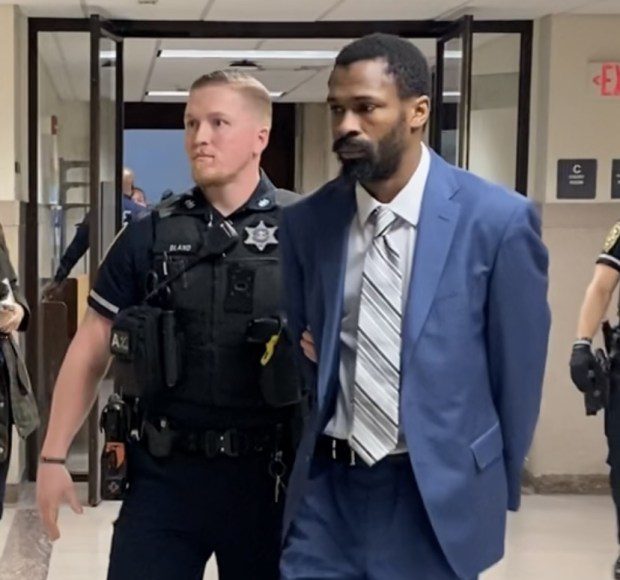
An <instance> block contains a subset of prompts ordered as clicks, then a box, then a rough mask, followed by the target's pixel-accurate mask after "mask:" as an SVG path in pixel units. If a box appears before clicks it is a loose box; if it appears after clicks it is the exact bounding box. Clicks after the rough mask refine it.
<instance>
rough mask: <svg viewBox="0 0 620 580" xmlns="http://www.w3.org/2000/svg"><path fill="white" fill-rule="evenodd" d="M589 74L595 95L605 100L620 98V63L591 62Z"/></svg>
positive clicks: (591, 88) (590, 84)
mask: <svg viewBox="0 0 620 580" xmlns="http://www.w3.org/2000/svg"><path fill="white" fill-rule="evenodd" d="M588 72H589V79H590V82H589V86H590V90H591V91H592V94H593V95H595V96H597V97H601V98H604V99H610V98H614V97H615V98H620V62H609V61H608V62H591V63H590V64H589V65H588Z"/></svg>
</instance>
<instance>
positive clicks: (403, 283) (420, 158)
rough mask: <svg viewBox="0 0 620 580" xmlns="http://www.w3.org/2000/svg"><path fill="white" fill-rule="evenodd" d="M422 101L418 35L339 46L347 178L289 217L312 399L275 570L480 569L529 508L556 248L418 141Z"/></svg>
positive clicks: (333, 94)
mask: <svg viewBox="0 0 620 580" xmlns="http://www.w3.org/2000/svg"><path fill="white" fill-rule="evenodd" d="M428 94H429V73H428V67H427V64H426V61H425V59H424V56H423V55H422V53H421V52H420V51H419V50H418V49H417V48H416V47H415V46H414V45H413V44H411V43H410V42H407V41H405V40H401V39H399V38H397V37H393V36H388V35H382V34H375V35H371V36H369V37H364V38H362V39H360V40H357V41H355V42H353V43H352V44H350V45H348V46H347V47H345V48H344V49H343V50H342V52H341V53H340V54H339V56H338V58H337V59H336V64H335V67H334V69H333V71H332V74H331V77H330V80H329V97H328V102H329V106H330V108H331V114H332V126H333V134H334V151H335V152H336V153H337V154H338V157H339V159H340V161H341V164H342V169H343V172H342V175H341V176H340V177H339V178H338V179H336V180H334V181H332V182H330V183H328V184H327V185H325V186H324V187H322V188H321V189H320V190H319V191H317V192H316V193H314V194H313V195H311V196H309V197H308V198H307V199H305V200H303V201H301V202H300V203H298V204H296V205H294V206H291V207H290V208H287V209H286V210H285V214H284V221H283V223H282V225H281V230H280V240H281V248H282V253H283V261H284V262H283V267H284V274H283V279H284V280H285V283H286V293H285V294H286V295H287V297H288V305H287V309H288V316H289V324H290V328H291V331H292V333H293V336H294V337H296V338H298V339H299V340H300V344H301V347H302V349H303V351H304V353H305V355H306V357H305V359H306V360H305V364H306V365H307V369H306V370H307V371H308V373H307V374H308V376H309V377H311V379H312V381H313V383H314V385H313V386H314V389H313V394H314V397H313V401H312V402H313V404H312V413H311V416H310V419H309V422H308V427H307V430H306V432H305V434H304V436H303V439H302V442H301V445H300V449H299V453H298V456H297V462H296V465H295V468H294V471H293V474H292V477H291V482H290V485H289V495H288V498H287V510H286V515H285V530H286V531H285V537H284V552H283V557H282V564H281V573H282V578H283V580H302V579H303V580H315V579H317V580H318V579H320V578H330V579H334V580H336V579H337V580H354V579H355V580H358V579H359V580H362V579H372V580H444V579H455V578H460V579H471V578H476V577H477V575H478V574H479V573H480V572H481V571H482V570H484V569H485V568H487V567H488V566H490V565H492V564H493V563H494V562H496V561H497V560H499V559H500V558H501V557H502V554H503V549H504V548H503V545H504V532H505V524H506V511H507V510H516V509H517V508H518V507H519V496H520V477H521V471H522V467H523V462H524V459H525V456H526V453H527V451H528V448H529V445H530V442H531V439H532V434H533V431H534V427H535V424H536V419H537V416H538V411H539V404H540V395H541V383H542V378H543V371H544V363H545V358H546V349H547V338H548V331H549V319H550V317H549V309H548V306H547V302H546V292H547V252H546V250H545V247H544V246H543V244H542V242H541V239H540V222H539V218H538V216H537V214H536V211H535V209H534V206H533V205H532V203H530V202H529V201H528V200H527V199H525V198H524V197H522V196H520V195H518V194H516V193H514V192H510V191H506V190H505V189H503V188H501V187H498V186H495V185H492V184H490V183H487V182H486V181H484V180H482V179H480V178H478V177H475V176H474V175H472V174H469V173H467V172H465V171H462V170H459V169H457V168H455V167H452V166H450V165H448V164H447V163H445V162H444V161H443V160H442V159H441V158H439V157H438V156H437V155H435V154H434V153H433V152H431V151H429V150H428V149H427V147H426V146H425V145H424V144H423V143H422V136H423V131H424V127H425V125H426V123H427V121H428V117H429V110H430V104H429V98H428ZM300 354H301V351H300ZM308 359H310V360H308ZM312 361H313V362H312Z"/></svg>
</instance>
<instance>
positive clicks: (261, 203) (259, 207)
mask: <svg viewBox="0 0 620 580" xmlns="http://www.w3.org/2000/svg"><path fill="white" fill-rule="evenodd" d="M192 195H193V197H194V201H195V207H203V208H204V207H208V208H210V207H211V204H210V203H209V202H208V201H207V200H206V198H205V196H204V194H203V192H202V190H201V189H200V187H198V186H196V187H194V189H193V190H192ZM275 203H276V187H275V185H274V184H273V183H272V182H271V180H270V179H269V177H267V174H266V173H265V172H264V171H263V170H262V169H261V170H260V179H259V181H258V185H257V186H256V189H255V190H254V192H253V193H252V195H251V196H250V198H249V199H248V201H246V202H245V203H244V204H243V205H242V206H241V207H240V208H239V209H237V210H236V211H234V212H233V213H232V214H231V216H232V215H236V214H238V213H240V212H243V211H246V210H249V211H269V210H271V209H273V206H274V205H275ZM231 216H229V217H231Z"/></svg>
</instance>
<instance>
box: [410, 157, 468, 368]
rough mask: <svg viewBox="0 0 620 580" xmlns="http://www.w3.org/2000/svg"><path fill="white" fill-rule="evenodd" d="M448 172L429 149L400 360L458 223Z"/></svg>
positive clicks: (414, 336) (424, 312)
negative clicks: (428, 161)
mask: <svg viewBox="0 0 620 580" xmlns="http://www.w3.org/2000/svg"><path fill="white" fill-rule="evenodd" d="M452 171H453V169H452V168H451V166H449V165H448V164H447V163H446V162H445V161H444V160H443V159H441V158H440V157H439V156H438V155H436V154H435V153H433V152H431V167H430V171H429V175H428V179H427V182H426V187H425V190H424V198H423V200H422V208H421V211H420V220H419V222H418V228H417V236H416V247H415V255H414V260H413V269H412V273H411V282H410V284H409V295H408V297H407V303H406V307H405V318H404V328H403V338H404V340H403V347H404V348H403V361H405V360H406V358H405V357H407V356H408V355H409V354H410V353H411V352H412V351H413V347H414V346H415V343H416V341H417V340H418V338H419V337H420V333H421V331H422V328H423V326H424V323H425V321H426V318H427V317H428V313H429V311H430V308H431V304H432V303H433V298H434V297H435V292H436V290H437V285H438V284H439V280H440V278H441V274H442V272H443V270H444V266H445V263H446V259H447V257H448V252H449V250H450V246H451V245H452V240H453V237H454V231H455V229H456V225H457V222H458V216H459V213H460V205H458V204H457V203H455V202H454V201H452V199H451V198H452V196H453V195H454V194H455V193H456V190H457V183H456V180H455V179H454V175H453V173H452Z"/></svg>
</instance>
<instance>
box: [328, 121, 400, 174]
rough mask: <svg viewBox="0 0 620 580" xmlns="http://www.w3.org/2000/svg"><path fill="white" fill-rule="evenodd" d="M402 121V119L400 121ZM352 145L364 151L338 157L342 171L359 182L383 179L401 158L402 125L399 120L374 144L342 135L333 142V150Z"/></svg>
mask: <svg viewBox="0 0 620 580" xmlns="http://www.w3.org/2000/svg"><path fill="white" fill-rule="evenodd" d="M402 122H403V123H404V119H403V121H402ZM345 146H346V147H354V148H356V149H360V150H362V151H363V152H364V154H363V156H362V157H359V158H357V159H340V163H341V164H342V173H343V174H344V175H345V176H347V177H349V178H351V179H354V180H356V181H359V182H361V183H368V182H375V181H385V180H386V179H389V178H390V177H392V176H393V175H394V174H395V173H396V171H397V170H398V167H399V166H400V162H401V160H402V158H403V153H404V151H405V148H406V144H405V138H404V135H403V125H402V124H401V123H400V122H399V123H398V124H396V125H394V127H393V128H392V129H391V130H390V132H389V133H388V134H387V135H386V136H385V137H383V139H381V140H380V141H379V142H378V143H377V144H376V145H375V144H373V143H371V142H369V141H366V140H362V139H356V138H355V137H349V136H347V135H345V136H344V137H342V138H340V139H338V140H337V141H336V142H335V143H334V147H333V150H334V152H336V153H338V150H339V149H340V148H341V147H345Z"/></svg>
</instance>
